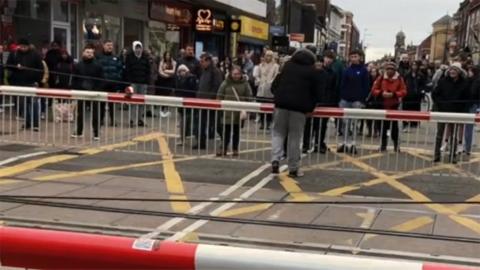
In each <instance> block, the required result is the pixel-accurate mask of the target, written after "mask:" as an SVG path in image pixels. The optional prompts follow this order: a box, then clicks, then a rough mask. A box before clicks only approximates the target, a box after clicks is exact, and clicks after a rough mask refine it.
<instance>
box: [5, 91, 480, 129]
mask: <svg viewBox="0 0 480 270" xmlns="http://www.w3.org/2000/svg"><path fill="white" fill-rule="evenodd" d="M0 94H2V95H10V96H36V97H48V98H62V99H72V100H90V101H101V102H115V103H126V104H133V105H139V104H143V105H156V106H171V107H182V108H195V109H210V110H225V111H243V110H244V111H248V112H254V113H272V112H273V111H274V107H275V106H274V105H273V104H271V103H257V102H237V101H226V100H212V99H197V98H181V97H168V96H153V95H133V96H131V97H127V96H126V95H125V94H123V93H107V92H95V91H79V90H62V89H42V88H35V87H19V86H0ZM312 115H313V116H314V117H334V118H349V119H372V120H398V121H419V122H442V123H459V124H475V123H480V114H477V115H475V114H468V113H441V112H415V111H399V110H368V109H343V108H326V107H319V108H317V109H316V110H315V111H314V113H313V114H312Z"/></svg>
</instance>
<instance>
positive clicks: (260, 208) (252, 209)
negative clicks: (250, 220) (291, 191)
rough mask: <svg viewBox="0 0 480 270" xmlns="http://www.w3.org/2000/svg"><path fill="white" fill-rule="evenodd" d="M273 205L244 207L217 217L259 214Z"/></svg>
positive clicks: (263, 204) (261, 204)
mask: <svg viewBox="0 0 480 270" xmlns="http://www.w3.org/2000/svg"><path fill="white" fill-rule="evenodd" d="M272 206H273V203H260V204H256V205H252V206H245V207H240V208H236V209H231V210H227V211H225V212H222V213H220V214H219V215H218V216H219V217H234V216H240V215H245V214H249V213H254V212H259V211H263V210H267V209H268V208H270V207H272Z"/></svg>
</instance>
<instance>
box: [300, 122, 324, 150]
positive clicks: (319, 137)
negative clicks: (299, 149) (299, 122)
mask: <svg viewBox="0 0 480 270" xmlns="http://www.w3.org/2000/svg"><path fill="white" fill-rule="evenodd" d="M327 126H328V118H318V117H311V118H307V121H306V122H305V130H304V133H303V149H304V150H308V149H310V148H311V146H312V136H313V140H314V147H315V148H318V147H320V144H325V136H326V134H327Z"/></svg>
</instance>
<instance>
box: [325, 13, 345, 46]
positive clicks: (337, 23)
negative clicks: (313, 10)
mask: <svg viewBox="0 0 480 270" xmlns="http://www.w3.org/2000/svg"><path fill="white" fill-rule="evenodd" d="M342 22H343V10H342V9H340V8H339V7H337V6H335V5H332V6H331V8H330V19H329V23H328V35H327V44H328V48H329V49H331V50H333V51H335V52H338V46H339V43H340V41H341V38H342Z"/></svg>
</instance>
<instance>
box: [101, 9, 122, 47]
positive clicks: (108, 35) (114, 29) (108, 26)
mask: <svg viewBox="0 0 480 270" xmlns="http://www.w3.org/2000/svg"><path fill="white" fill-rule="evenodd" d="M104 30H105V31H104V39H105V40H107V39H108V40H111V41H113V46H114V50H115V52H117V53H118V52H120V46H121V44H120V41H121V38H122V35H121V34H122V33H121V31H120V30H121V20H120V18H119V17H113V16H107V15H105V16H104Z"/></svg>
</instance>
